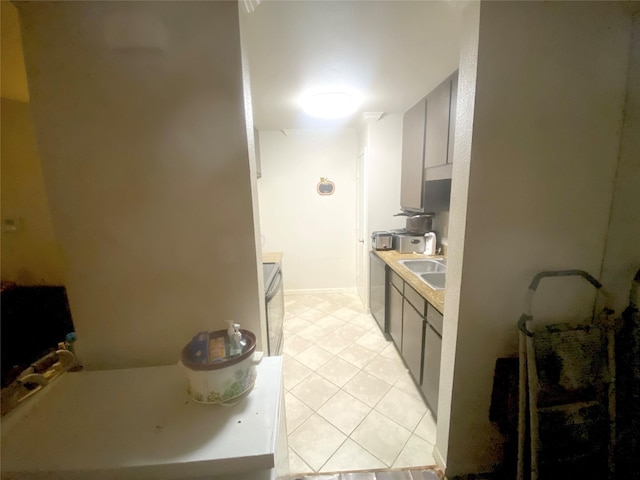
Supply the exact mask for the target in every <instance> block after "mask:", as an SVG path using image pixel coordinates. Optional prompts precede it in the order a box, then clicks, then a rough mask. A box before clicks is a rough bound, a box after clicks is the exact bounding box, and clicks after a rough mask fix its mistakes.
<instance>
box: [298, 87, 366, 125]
mask: <svg viewBox="0 0 640 480" xmlns="http://www.w3.org/2000/svg"><path fill="white" fill-rule="evenodd" d="M300 104H301V105H302V109H303V110H304V112H305V113H306V114H308V115H311V116H312V117H317V118H342V117H347V116H349V115H351V114H352V113H354V112H355V111H356V110H357V108H358V106H359V104H360V99H359V98H358V97H357V96H356V95H355V94H352V93H347V92H340V91H333V92H320V93H313V94H311V95H307V96H306V97H304V98H303V99H302V100H301V101H300Z"/></svg>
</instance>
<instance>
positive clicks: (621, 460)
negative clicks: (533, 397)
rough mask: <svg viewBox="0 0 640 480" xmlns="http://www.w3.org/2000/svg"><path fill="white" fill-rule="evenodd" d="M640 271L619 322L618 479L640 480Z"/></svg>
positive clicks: (617, 383) (617, 392)
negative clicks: (639, 303)
mask: <svg viewBox="0 0 640 480" xmlns="http://www.w3.org/2000/svg"><path fill="white" fill-rule="evenodd" d="M639 289H640V270H638V272H637V273H636V275H635V278H634V279H633V284H632V286H631V292H630V295H629V306H628V307H627V308H626V309H625V311H624V312H623V313H622V316H621V318H620V319H619V320H618V321H617V322H616V323H617V325H616V326H617V328H616V414H617V418H616V425H617V431H616V436H617V442H616V455H615V457H616V478H618V479H627V478H640V442H639V441H638V436H639V435H640V313H639V311H638V307H639V305H638V290H639Z"/></svg>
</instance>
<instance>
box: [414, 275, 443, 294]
mask: <svg viewBox="0 0 640 480" xmlns="http://www.w3.org/2000/svg"><path fill="white" fill-rule="evenodd" d="M420 278H421V279H422V280H423V281H424V282H425V283H426V284H427V285H429V286H430V287H431V288H433V289H434V290H442V289H443V288H444V280H445V274H444V273H423V274H422V275H420Z"/></svg>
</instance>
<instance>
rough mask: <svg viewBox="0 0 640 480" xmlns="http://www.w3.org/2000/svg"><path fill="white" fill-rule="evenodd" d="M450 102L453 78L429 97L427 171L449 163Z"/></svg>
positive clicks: (425, 158)
mask: <svg viewBox="0 0 640 480" xmlns="http://www.w3.org/2000/svg"><path fill="white" fill-rule="evenodd" d="M450 101H451V78H447V80H445V81H444V82H442V83H441V84H440V85H438V86H437V87H436V88H435V89H434V90H433V91H432V92H431V93H430V94H429V95H427V133H426V140H425V148H424V166H425V168H427V169H429V168H432V167H437V166H440V165H445V164H446V163H447V145H448V143H449V106H450Z"/></svg>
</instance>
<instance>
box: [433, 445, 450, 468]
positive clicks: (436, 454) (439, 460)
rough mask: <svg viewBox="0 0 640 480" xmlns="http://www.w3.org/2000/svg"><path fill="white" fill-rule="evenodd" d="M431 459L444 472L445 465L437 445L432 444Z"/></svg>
mask: <svg viewBox="0 0 640 480" xmlns="http://www.w3.org/2000/svg"><path fill="white" fill-rule="evenodd" d="M433 459H434V460H435V461H436V465H438V468H439V469H440V470H442V471H443V472H446V470H447V465H446V463H445V461H444V459H443V458H442V454H441V453H440V450H438V446H437V445H434V446H433Z"/></svg>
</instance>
